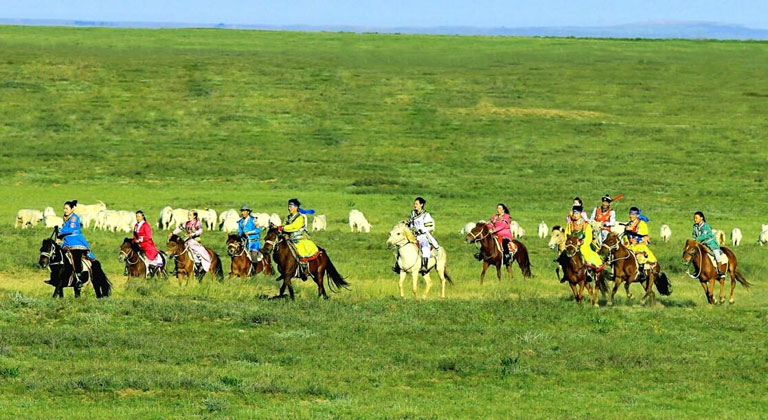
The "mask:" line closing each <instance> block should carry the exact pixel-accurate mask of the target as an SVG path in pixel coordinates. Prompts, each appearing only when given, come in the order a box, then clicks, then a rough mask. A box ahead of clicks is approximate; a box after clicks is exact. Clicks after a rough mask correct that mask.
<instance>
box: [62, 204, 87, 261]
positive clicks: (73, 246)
mask: <svg viewBox="0 0 768 420" xmlns="http://www.w3.org/2000/svg"><path fill="white" fill-rule="evenodd" d="M58 238H59V239H61V247H62V248H64V249H70V250H83V251H88V258H90V259H92V260H95V259H96V256H95V255H93V252H91V246H90V245H88V241H87V240H86V239H85V236H83V231H82V229H81V227H80V216H78V215H77V214H76V213H74V212H73V213H72V214H70V215H69V217H68V218H67V220H65V221H64V224H62V225H61V229H59V235H58Z"/></svg>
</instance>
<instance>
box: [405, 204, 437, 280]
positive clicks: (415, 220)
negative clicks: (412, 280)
mask: <svg viewBox="0 0 768 420" xmlns="http://www.w3.org/2000/svg"><path fill="white" fill-rule="evenodd" d="M425 204H427V200H425V199H423V198H421V197H416V199H414V200H413V211H411V215H410V217H409V218H408V221H407V222H406V224H407V225H408V227H409V228H411V231H413V233H414V235H416V241H417V242H418V243H419V248H420V249H421V270H420V271H419V272H420V273H421V274H422V275H423V274H425V273H427V267H429V257H430V256H431V255H432V249H431V248H430V246H431V247H434V248H435V249H436V250H437V249H438V248H440V245H439V244H438V243H437V240H435V237H434V236H432V231H434V230H435V221H434V220H433V219H432V215H431V214H429V212H427V211H426V210H424V205H425Z"/></svg>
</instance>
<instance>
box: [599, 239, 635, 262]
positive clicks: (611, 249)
mask: <svg viewBox="0 0 768 420" xmlns="http://www.w3.org/2000/svg"><path fill="white" fill-rule="evenodd" d="M606 239H607V238H606ZM621 246H622V245H621V239H619V238H618V236H617V237H616V243H615V244H613V245H610V246H609V245H606V244H605V241H603V243H602V245H600V250H601V251H602V250H603V248H605V249H607V250H608V255H611V256H613V254H614V253H615V252H616V251H618V250H619V249H621ZM631 255H632V253H631V252H628V253H627V256H626V257H623V258H613V259H611V260H610V261H605V263H606V264H612V263H614V262H616V261H622V260H626V259H628V258H629V257H630V256H631Z"/></svg>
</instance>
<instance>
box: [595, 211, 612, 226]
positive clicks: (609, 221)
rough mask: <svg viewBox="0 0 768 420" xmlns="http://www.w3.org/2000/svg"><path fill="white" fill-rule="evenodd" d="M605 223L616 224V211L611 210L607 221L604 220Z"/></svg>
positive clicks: (607, 224) (608, 224)
mask: <svg viewBox="0 0 768 420" xmlns="http://www.w3.org/2000/svg"><path fill="white" fill-rule="evenodd" d="M593 217H594V216H593ZM605 225H606V226H614V225H616V212H615V211H611V218H610V219H609V220H608V221H607V222H605Z"/></svg>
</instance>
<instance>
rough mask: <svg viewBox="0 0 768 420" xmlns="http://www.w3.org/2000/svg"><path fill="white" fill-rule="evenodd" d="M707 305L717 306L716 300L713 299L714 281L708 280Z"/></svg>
mask: <svg viewBox="0 0 768 420" xmlns="http://www.w3.org/2000/svg"><path fill="white" fill-rule="evenodd" d="M708 289H709V303H711V304H713V305H717V299H715V279H714V278H712V279H711V280H709V287H708Z"/></svg>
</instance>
